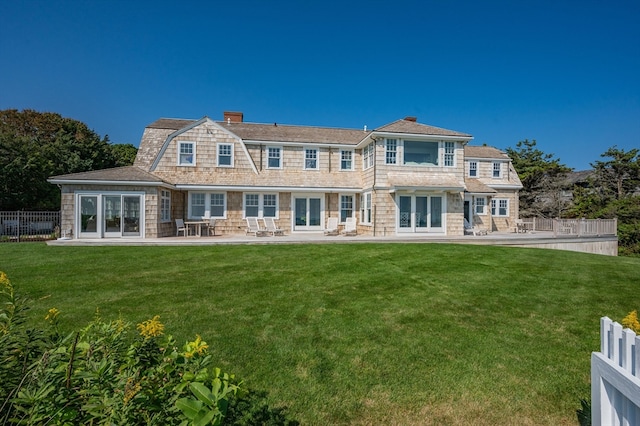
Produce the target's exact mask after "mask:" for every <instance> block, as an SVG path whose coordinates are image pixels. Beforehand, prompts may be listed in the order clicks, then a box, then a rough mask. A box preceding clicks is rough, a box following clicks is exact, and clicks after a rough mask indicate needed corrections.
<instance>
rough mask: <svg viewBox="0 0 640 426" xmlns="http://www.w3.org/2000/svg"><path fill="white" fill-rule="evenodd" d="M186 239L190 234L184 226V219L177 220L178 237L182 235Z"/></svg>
mask: <svg viewBox="0 0 640 426" xmlns="http://www.w3.org/2000/svg"><path fill="white" fill-rule="evenodd" d="M181 232H182V235H184V236H185V237H186V236H187V235H188V234H189V229H188V228H187V227H186V226H185V224H184V219H176V237H179V236H180V233H181Z"/></svg>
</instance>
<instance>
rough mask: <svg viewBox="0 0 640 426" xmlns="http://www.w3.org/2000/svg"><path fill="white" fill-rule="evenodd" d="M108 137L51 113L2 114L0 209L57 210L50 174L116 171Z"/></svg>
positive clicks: (0, 134) (56, 189)
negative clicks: (101, 170)
mask: <svg viewBox="0 0 640 426" xmlns="http://www.w3.org/2000/svg"><path fill="white" fill-rule="evenodd" d="M116 164H117V160H116V157H115V154H114V148H113V146H112V145H110V144H109V138H108V137H107V136H105V137H104V138H100V136H98V135H97V134H96V133H95V132H94V131H93V130H91V129H89V128H88V127H87V125H86V124H84V123H82V122H80V121H77V120H73V119H71V118H65V117H62V116H61V115H60V114H56V113H51V112H38V111H33V110H23V111H18V110H15V109H10V110H3V111H0V210H57V209H59V208H60V191H59V189H58V188H56V187H55V186H54V185H51V184H50V183H48V182H47V178H49V177H50V176H54V175H60V174H66V173H76V172H84V171H89V170H99V169H104V168H109V167H114V166H115V165H116Z"/></svg>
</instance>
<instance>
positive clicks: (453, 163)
mask: <svg viewBox="0 0 640 426" xmlns="http://www.w3.org/2000/svg"><path fill="white" fill-rule="evenodd" d="M441 143H442V167H444V168H447V169H450V168H452V167H455V166H456V143H455V142H451V141H443V142H441ZM448 144H451V149H452V152H451V153H449V154H447V145H448ZM447 155H450V156H451V165H450V166H447Z"/></svg>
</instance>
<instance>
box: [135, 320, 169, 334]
mask: <svg viewBox="0 0 640 426" xmlns="http://www.w3.org/2000/svg"><path fill="white" fill-rule="evenodd" d="M137 327H138V330H140V335H141V336H142V337H144V338H146V339H149V338H151V337H158V336H161V335H162V334H163V332H164V325H162V323H161V322H160V315H156V316H154V317H153V318H152V319H150V320H147V321H143V322H141V323H140V324H138V326H137Z"/></svg>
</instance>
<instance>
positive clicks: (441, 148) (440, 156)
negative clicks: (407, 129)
mask: <svg viewBox="0 0 640 426" xmlns="http://www.w3.org/2000/svg"><path fill="white" fill-rule="evenodd" d="M405 142H424V143H436V144H438V152H437V157H436V161H437V162H438V164H407V163H406V160H405ZM398 146H400V144H398ZM397 155H402V162H401V163H400V164H401V165H402V166H405V167H444V142H443V141H430V140H420V139H402V151H401V152H400V150H399V151H398V154H397ZM396 161H397V160H396ZM454 161H455V160H454ZM447 168H450V167H448V166H447Z"/></svg>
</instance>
